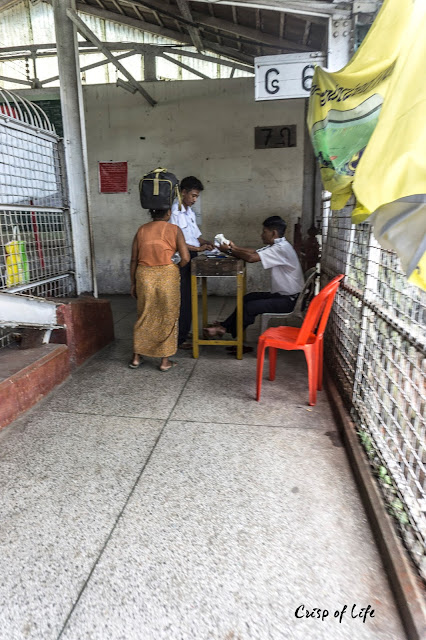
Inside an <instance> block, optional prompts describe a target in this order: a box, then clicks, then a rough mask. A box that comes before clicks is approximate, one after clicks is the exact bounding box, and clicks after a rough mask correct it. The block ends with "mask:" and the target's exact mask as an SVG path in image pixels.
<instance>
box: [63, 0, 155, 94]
mask: <svg viewBox="0 0 426 640" xmlns="http://www.w3.org/2000/svg"><path fill="white" fill-rule="evenodd" d="M67 16H68V17H69V18H70V20H72V22H73V23H74V24H75V26H76V28H77V30H78V32H79V33H80V34H81V35H82V36H83V37H84V38H86V39H87V40H90V42H92V43H93V44H94V45H95V46H96V47H97V48H98V49H99V51H101V52H102V53H103V54H104V56H105V57H106V58H108V59H109V61H110V62H112V63H113V65H114V66H115V67H116V68H117V69H118V71H120V73H122V74H123V76H124V77H125V78H127V79H128V80H129V82H130V83H131V84H132V85H133V87H134V88H135V89H136V90H137V91H139V93H140V94H141V95H142V96H143V97H144V98H145V100H146V101H147V102H148V103H149V104H150V105H151V106H152V107H153V106H154V105H155V104H156V101H155V100H154V98H152V97H151V96H150V95H149V93H148V92H147V91H145V89H144V88H143V87H142V85H141V84H140V83H139V82H138V81H137V80H135V79H134V77H133V76H132V74H131V73H130V71H127V69H126V67H123V65H122V64H121V62H119V61H118V60H116V59H115V57H114V56H113V55H112V53H111V51H110V50H109V49H108V48H107V47H106V46H105V45H104V44H103V43H102V42H101V41H100V40H99V38H98V37H97V36H96V35H95V34H94V33H93V31H92V30H91V29H89V27H88V26H87V25H86V24H85V22H83V20H82V19H81V18H80V17H79V16H78V14H77V12H76V11H75V10H74V9H67Z"/></svg>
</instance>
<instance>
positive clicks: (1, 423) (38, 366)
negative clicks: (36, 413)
mask: <svg viewBox="0 0 426 640" xmlns="http://www.w3.org/2000/svg"><path fill="white" fill-rule="evenodd" d="M69 374H70V358H69V349H68V347H67V346H66V345H58V346H57V347H56V348H55V349H54V350H53V351H51V352H50V353H47V354H46V355H45V356H43V357H42V358H40V359H39V360H37V361H36V362H33V363H31V364H30V365H28V367H25V368H24V369H21V371H18V373H15V374H14V375H13V376H10V378H7V380H3V382H0V429H1V428H2V427H5V426H6V425H8V424H9V423H10V422H12V421H13V420H15V419H16V418H17V417H18V416H20V415H21V413H24V411H27V410H28V409H30V408H31V407H32V406H34V405H35V404H36V403H37V402H39V401H40V400H41V399H42V398H43V397H44V396H45V395H47V394H48V393H49V391H51V390H52V389H53V388H54V387H56V386H57V385H58V384H61V382H63V381H64V380H65V379H66V378H67V377H68V376H69Z"/></svg>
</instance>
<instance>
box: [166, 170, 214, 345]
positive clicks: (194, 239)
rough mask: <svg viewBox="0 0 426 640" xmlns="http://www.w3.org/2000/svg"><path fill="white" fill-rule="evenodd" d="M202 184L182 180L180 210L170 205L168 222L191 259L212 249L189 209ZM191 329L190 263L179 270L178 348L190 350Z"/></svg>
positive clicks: (189, 179)
mask: <svg viewBox="0 0 426 640" xmlns="http://www.w3.org/2000/svg"><path fill="white" fill-rule="evenodd" d="M203 190H204V187H203V184H202V183H201V182H200V180H198V178H195V177H194V176H188V177H187V178H184V179H183V180H182V181H181V183H180V192H181V201H182V208H181V210H180V211H179V203H178V201H177V200H175V202H174V203H173V205H172V215H171V218H170V222H171V223H172V224H176V225H177V226H178V227H180V229H182V232H183V235H184V237H185V242H186V244H187V247H188V249H189V253H190V255H191V259H192V258H194V257H195V256H196V255H197V254H198V253H200V252H201V251H205V250H206V249H212V248H213V245H212V243H211V242H209V241H208V240H204V238H203V237H202V236H201V231H200V229H199V227H198V225H197V222H196V218H195V213H194V212H193V210H192V209H191V207H192V206H193V205H194V204H195V203H196V201H197V199H198V196H199V195H200V193H201V191H203ZM190 328H191V262H189V263H188V264H187V265H186V266H185V267H183V268H182V269H181V270H180V316H179V336H178V347H179V348H181V349H191V348H192V345H191V344H189V343H188V342H187V341H186V340H187V337H188V333H189V330H190Z"/></svg>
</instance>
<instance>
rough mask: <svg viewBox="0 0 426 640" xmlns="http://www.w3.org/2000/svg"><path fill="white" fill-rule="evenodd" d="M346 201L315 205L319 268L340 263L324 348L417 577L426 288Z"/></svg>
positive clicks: (421, 562) (421, 540) (424, 439)
mask: <svg viewBox="0 0 426 640" xmlns="http://www.w3.org/2000/svg"><path fill="white" fill-rule="evenodd" d="M351 211H352V206H348V207H346V208H345V209H343V210H341V211H333V212H332V211H331V210H330V209H329V206H328V205H327V202H325V203H324V207H323V213H324V216H323V238H322V261H321V269H322V273H323V274H324V275H325V276H326V277H328V278H331V277H333V276H335V275H337V274H338V273H344V274H345V279H344V281H343V283H342V286H341V287H340V289H339V292H338V295H337V296H336V301H335V304H334V307H333V311H332V314H331V316H330V322H329V327H328V332H327V345H328V348H327V349H326V351H325V354H326V359H327V361H328V365H329V367H328V368H329V371H330V372H331V373H332V375H333V377H334V379H335V382H336V384H337V386H338V388H339V390H340V392H341V394H342V397H343V399H344V400H345V402H346V404H347V406H348V408H349V409H350V411H351V414H352V417H353V420H354V422H355V424H356V426H357V429H358V433H359V435H360V438H361V440H362V442H363V444H364V447H365V450H366V452H367V455H368V457H369V459H370V462H371V465H372V468H373V471H374V473H375V474H376V475H377V477H378V479H379V482H380V486H381V488H382V490H383V493H384V496H385V499H386V501H387V505H388V509H389V511H390V513H392V515H393V516H394V517H395V521H396V522H397V523H398V526H399V530H400V533H401V535H402V537H403V539H404V541H405V544H406V546H407V548H408V550H409V551H410V553H411V557H412V559H413V560H414V562H415V564H416V565H417V567H418V569H419V572H420V574H421V575H422V577H423V578H424V579H426V553H425V546H426V513H425V512H426V421H425V415H426V379H425V362H426V359H425V356H426V333H425V325H424V320H425V309H426V295H425V294H424V293H423V292H421V291H420V289H417V288H416V287H413V286H410V285H409V284H408V282H407V279H406V277H405V275H404V274H403V272H402V271H401V268H400V266H399V261H398V259H397V256H396V255H395V254H394V253H392V252H390V251H386V250H384V249H382V248H381V247H380V246H379V245H378V243H377V241H376V240H375V238H374V236H373V234H372V231H371V228H370V225H369V224H367V223H364V224H361V225H356V226H354V225H352V224H351Z"/></svg>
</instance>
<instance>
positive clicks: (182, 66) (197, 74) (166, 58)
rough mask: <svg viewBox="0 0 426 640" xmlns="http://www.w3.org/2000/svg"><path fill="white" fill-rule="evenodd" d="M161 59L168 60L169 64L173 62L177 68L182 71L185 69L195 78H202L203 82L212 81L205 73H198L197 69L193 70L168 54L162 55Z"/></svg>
mask: <svg viewBox="0 0 426 640" xmlns="http://www.w3.org/2000/svg"><path fill="white" fill-rule="evenodd" d="M161 57H162V58H164V59H165V60H168V61H169V62H172V63H173V64H175V65H176V66H178V67H181V68H182V69H185V70H186V71H190V72H191V73H193V74H194V75H195V76H198V77H199V78H202V79H203V80H211V78H209V76H206V75H205V74H204V73H201V71H198V70H197V69H193V68H192V67H190V66H189V65H187V64H185V63H184V62H181V61H180V60H175V58H172V56H168V55H167V54H166V53H162V54H161Z"/></svg>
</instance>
